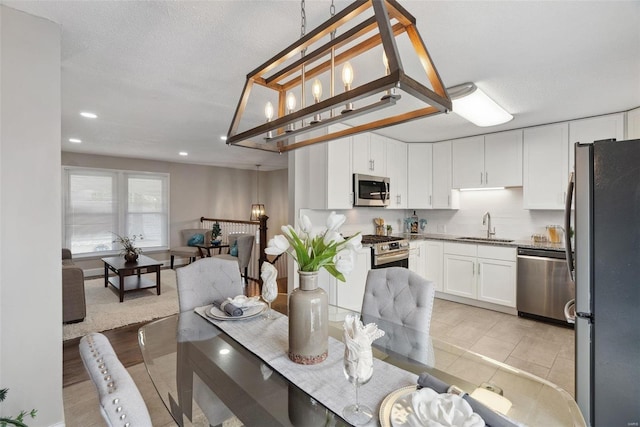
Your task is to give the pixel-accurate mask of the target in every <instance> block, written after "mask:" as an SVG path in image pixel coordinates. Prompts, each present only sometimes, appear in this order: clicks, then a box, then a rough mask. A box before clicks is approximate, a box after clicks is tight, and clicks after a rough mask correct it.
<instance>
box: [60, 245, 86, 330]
mask: <svg viewBox="0 0 640 427" xmlns="http://www.w3.org/2000/svg"><path fill="white" fill-rule="evenodd" d="M86 315H87V307H86V301H85V296H84V272H83V271H82V269H81V268H80V267H77V266H76V265H75V264H74V263H73V259H72V255H71V251H70V250H69V249H62V322H63V323H77V322H82V321H83V320H84V318H85V316H86Z"/></svg>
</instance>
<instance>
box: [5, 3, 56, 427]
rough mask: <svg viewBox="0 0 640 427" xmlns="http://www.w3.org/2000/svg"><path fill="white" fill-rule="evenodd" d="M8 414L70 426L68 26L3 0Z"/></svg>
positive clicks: (40, 423)
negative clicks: (65, 207) (64, 135)
mask: <svg viewBox="0 0 640 427" xmlns="http://www.w3.org/2000/svg"><path fill="white" fill-rule="evenodd" d="M0 43H1V46H0V63H1V64H2V72H1V73H0V87H1V92H0V105H1V106H2V108H1V109H0V206H1V207H2V209H1V211H0V224H1V227H0V387H2V388H9V390H10V391H9V396H8V398H7V400H5V401H4V402H3V403H2V408H1V411H2V415H4V416H15V415H17V414H18V413H19V412H20V410H22V409H25V410H30V409H31V408H35V409H37V410H38V415H37V417H36V419H35V420H31V419H30V418H29V419H28V420H26V422H27V423H28V424H29V425H30V426H36V427H37V426H52V425H60V426H62V425H64V424H63V423H64V412H63V406H62V273H61V264H60V221H61V218H60V201H61V200H60V197H61V195H60V178H59V177H60V103H61V102H60V28H59V27H58V26H57V25H56V24H54V23H53V22H51V21H47V20H45V19H41V18H35V17H33V16H30V15H27V14H25V13H22V12H18V11H16V10H13V9H10V8H7V7H4V6H0Z"/></svg>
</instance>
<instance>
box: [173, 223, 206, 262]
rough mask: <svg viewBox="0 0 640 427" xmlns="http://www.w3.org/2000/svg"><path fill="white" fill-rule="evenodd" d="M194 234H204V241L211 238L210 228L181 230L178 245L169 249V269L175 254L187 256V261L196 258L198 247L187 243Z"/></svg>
mask: <svg viewBox="0 0 640 427" xmlns="http://www.w3.org/2000/svg"><path fill="white" fill-rule="evenodd" d="M196 234H202V235H204V242H209V240H211V230H206V229H204V228H190V229H187V230H181V231H180V246H177V247H172V248H171V249H169V254H170V255H171V269H173V262H174V259H175V257H176V256H179V257H185V258H189V263H191V262H193V261H195V260H196V258H197V257H198V248H196V247H195V246H189V245H188V242H189V239H191V238H192V237H193V236H194V235H196Z"/></svg>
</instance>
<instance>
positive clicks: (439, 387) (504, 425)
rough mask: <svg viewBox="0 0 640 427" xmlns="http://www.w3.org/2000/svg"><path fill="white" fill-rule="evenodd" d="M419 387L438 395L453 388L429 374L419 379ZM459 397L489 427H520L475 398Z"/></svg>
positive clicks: (424, 374)
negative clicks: (428, 389) (431, 390)
mask: <svg viewBox="0 0 640 427" xmlns="http://www.w3.org/2000/svg"><path fill="white" fill-rule="evenodd" d="M418 387H419V388H423V387H424V388H430V389H433V390H434V391H435V392H436V393H448V392H449V390H450V389H451V388H452V386H449V384H447V383H445V382H444V381H440V380H439V379H437V378H436V377H434V376H432V375H429V374H427V373H426V372H424V373H422V374H420V376H419V377H418ZM459 397H461V398H463V399H464V400H465V401H466V402H467V403H469V405H470V406H471V408H472V409H473V412H475V413H476V414H478V415H479V416H480V417H481V418H482V419H483V420H484V422H485V424H486V425H488V426H489V427H516V426H520V424H518V423H517V422H515V421H513V420H511V419H509V418H507V417H505V416H504V415H502V414H499V413H497V412H495V411H493V410H492V409H490V408H488V407H486V406H485V405H483V404H482V403H480V402H478V401H477V400H476V399H474V398H473V397H471V396H469V395H468V394H466V393H464V394H462V395H460V396H459Z"/></svg>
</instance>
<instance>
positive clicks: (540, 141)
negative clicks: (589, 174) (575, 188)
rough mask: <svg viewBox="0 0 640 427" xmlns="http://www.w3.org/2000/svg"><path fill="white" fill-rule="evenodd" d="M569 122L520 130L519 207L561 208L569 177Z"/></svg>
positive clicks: (562, 207)
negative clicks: (520, 194)
mask: <svg viewBox="0 0 640 427" xmlns="http://www.w3.org/2000/svg"><path fill="white" fill-rule="evenodd" d="M568 133H569V125H568V124H567V123H558V124H553V125H547V126H538V127H533V128H527V129H525V130H524V153H523V191H522V194H523V205H524V206H523V207H524V208H525V209H564V201H565V197H566V190H567V183H568V179H569V159H568V157H569V148H568V147H569V139H568Z"/></svg>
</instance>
